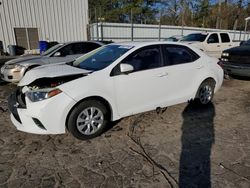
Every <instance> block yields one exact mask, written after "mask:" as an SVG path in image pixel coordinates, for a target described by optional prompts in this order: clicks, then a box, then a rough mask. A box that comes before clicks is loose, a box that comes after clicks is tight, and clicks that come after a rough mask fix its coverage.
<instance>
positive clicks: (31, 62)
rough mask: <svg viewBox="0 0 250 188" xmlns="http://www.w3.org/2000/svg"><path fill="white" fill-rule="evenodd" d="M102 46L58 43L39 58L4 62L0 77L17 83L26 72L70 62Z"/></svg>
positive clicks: (91, 43)
mask: <svg viewBox="0 0 250 188" xmlns="http://www.w3.org/2000/svg"><path fill="white" fill-rule="evenodd" d="M103 45H105V43H104V42H97V41H79V42H68V43H60V44H57V45H55V46H53V47H51V48H49V49H48V50H47V51H46V52H44V53H43V54H42V55H41V56H26V57H20V58H17V59H14V60H11V61H8V62H6V63H5V65H4V66H2V67H1V71H0V77H1V79H3V80H4V81H7V82H14V83H15V82H19V81H20V80H21V79H22V77H23V76H24V74H25V73H26V72H27V71H28V70H31V69H33V68H35V67H38V66H41V65H46V64H50V63H60V62H65V63H67V62H71V61H73V60H75V59H77V58H78V57H80V56H82V55H83V54H85V53H88V52H90V51H92V50H94V49H96V48H99V47H100V46H103Z"/></svg>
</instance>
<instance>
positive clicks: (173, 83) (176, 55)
mask: <svg viewBox="0 0 250 188" xmlns="http://www.w3.org/2000/svg"><path fill="white" fill-rule="evenodd" d="M163 48H164V52H165V53H164V55H165V56H164V57H165V64H166V66H165V67H164V70H163V72H166V73H167V76H166V77H164V85H163V86H164V89H165V91H164V93H165V94H166V95H165V100H164V101H165V106H169V105H174V104H178V103H182V102H187V101H188V100H190V99H191V98H192V97H193V94H194V92H196V90H197V88H196V87H197V86H196V84H195V80H196V79H197V78H198V77H199V76H200V75H201V74H202V69H204V66H203V63H202V62H201V61H200V57H199V56H198V55H197V54H196V53H195V52H193V51H192V50H191V49H190V48H188V47H186V46H182V45H163Z"/></svg>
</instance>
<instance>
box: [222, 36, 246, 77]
mask: <svg viewBox="0 0 250 188" xmlns="http://www.w3.org/2000/svg"><path fill="white" fill-rule="evenodd" d="M221 66H222V67H223V69H224V71H225V74H227V75H236V76H245V77H250V40H248V41H246V42H244V43H242V45H241V46H238V47H234V48H230V49H227V50H225V51H223V53H222V56H221Z"/></svg>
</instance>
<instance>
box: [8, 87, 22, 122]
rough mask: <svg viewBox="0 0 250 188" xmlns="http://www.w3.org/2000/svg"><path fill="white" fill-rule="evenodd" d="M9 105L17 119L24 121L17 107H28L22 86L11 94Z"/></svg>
mask: <svg viewBox="0 0 250 188" xmlns="http://www.w3.org/2000/svg"><path fill="white" fill-rule="evenodd" d="M8 107H9V110H10V112H11V113H12V114H13V116H14V117H15V119H16V120H17V121H18V122H19V123H22V122H21V119H20V117H19V114H18V111H17V108H26V102H25V94H23V93H22V92H21V88H19V89H17V90H16V91H15V92H13V93H12V94H11V95H10V96H9V99H8Z"/></svg>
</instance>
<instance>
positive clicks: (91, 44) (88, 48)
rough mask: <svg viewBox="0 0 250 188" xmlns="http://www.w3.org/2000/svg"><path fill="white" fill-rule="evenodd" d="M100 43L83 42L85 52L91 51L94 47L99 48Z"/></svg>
mask: <svg viewBox="0 0 250 188" xmlns="http://www.w3.org/2000/svg"><path fill="white" fill-rule="evenodd" d="M100 46H101V45H100V44H96V43H91V42H88V43H84V48H85V53H88V52H91V51H92V50H95V49H96V48H99V47H100Z"/></svg>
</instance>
